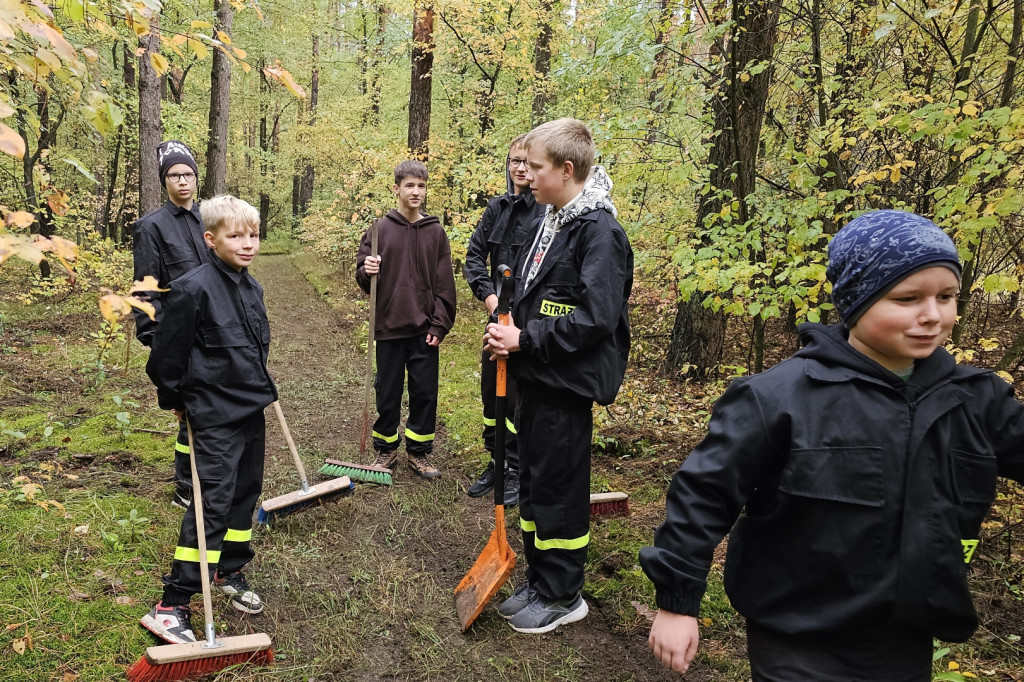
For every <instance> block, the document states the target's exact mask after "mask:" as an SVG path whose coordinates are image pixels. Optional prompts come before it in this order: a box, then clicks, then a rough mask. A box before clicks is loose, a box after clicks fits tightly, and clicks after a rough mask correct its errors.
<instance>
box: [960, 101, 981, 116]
mask: <svg viewBox="0 0 1024 682" xmlns="http://www.w3.org/2000/svg"><path fill="white" fill-rule="evenodd" d="M960 111H962V112H964V116H977V115H978V107H976V106H974V103H973V102H968V103H967V104H965V105H963V106H962V107H960Z"/></svg>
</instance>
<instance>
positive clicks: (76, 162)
mask: <svg viewBox="0 0 1024 682" xmlns="http://www.w3.org/2000/svg"><path fill="white" fill-rule="evenodd" d="M64 163H67V164H71V165H72V166H74V167H75V170H77V171H78V172H79V173H81V174H82V175H84V176H85V177H86V178H87V179H89V180H92V182H93V184H95V185H98V184H99V182H100V181H99V180H97V179H96V176H95V175H93V174H92V173H90V172H89V169H88V168H86V167H85V166H84V165H82V162H81V161H79V160H78V159H76V158H75V157H73V156H69V157H67V158H65V159H64Z"/></svg>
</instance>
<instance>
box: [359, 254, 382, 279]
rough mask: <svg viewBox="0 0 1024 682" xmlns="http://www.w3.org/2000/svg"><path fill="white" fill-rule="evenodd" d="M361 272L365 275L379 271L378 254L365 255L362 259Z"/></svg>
mask: <svg viewBox="0 0 1024 682" xmlns="http://www.w3.org/2000/svg"><path fill="white" fill-rule="evenodd" d="M363 272H365V273H366V274H367V275H376V274H379V273H380V256H367V257H366V260H364V261H363Z"/></svg>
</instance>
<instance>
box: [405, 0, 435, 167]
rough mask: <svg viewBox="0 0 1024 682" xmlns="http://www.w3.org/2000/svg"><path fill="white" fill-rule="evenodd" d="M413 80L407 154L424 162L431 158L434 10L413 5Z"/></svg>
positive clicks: (427, 5) (429, 6)
mask: <svg viewBox="0 0 1024 682" xmlns="http://www.w3.org/2000/svg"><path fill="white" fill-rule="evenodd" d="M412 43H413V47H412V78H411V84H410V88H409V152H410V153H411V154H412V155H413V156H414V157H416V158H418V159H420V160H422V161H426V160H427V158H428V157H429V155H430V148H429V145H428V142H429V140H430V94H431V85H432V83H431V72H432V71H433V68H434V6H433V5H431V4H429V2H422V0H421V1H420V2H417V3H416V8H415V10H414V12H413V26H412Z"/></svg>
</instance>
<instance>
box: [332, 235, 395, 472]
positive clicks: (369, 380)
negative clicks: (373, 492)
mask: <svg viewBox="0 0 1024 682" xmlns="http://www.w3.org/2000/svg"><path fill="white" fill-rule="evenodd" d="M376 255H377V221H374V222H373V224H372V225H370V256H371V257H376ZM376 319H377V275H370V329H369V336H368V337H367V341H366V377H365V379H364V380H363V423H362V429H361V430H360V432H359V459H363V458H364V457H365V456H366V434H367V432H368V431H369V430H370V395H371V393H372V388H373V327H374V325H375V324H376ZM320 473H321V474H324V475H325V476H348V477H349V478H351V479H352V480H355V481H363V482H364V483H378V484H380V485H391V469H384V468H382V467H375V466H373V465H371V464H353V463H352V462H340V461H338V460H336V459H328V460H326V461H325V462H324V464H323V466H322V467H320Z"/></svg>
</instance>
